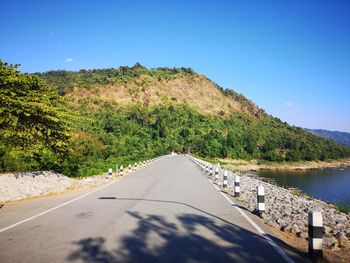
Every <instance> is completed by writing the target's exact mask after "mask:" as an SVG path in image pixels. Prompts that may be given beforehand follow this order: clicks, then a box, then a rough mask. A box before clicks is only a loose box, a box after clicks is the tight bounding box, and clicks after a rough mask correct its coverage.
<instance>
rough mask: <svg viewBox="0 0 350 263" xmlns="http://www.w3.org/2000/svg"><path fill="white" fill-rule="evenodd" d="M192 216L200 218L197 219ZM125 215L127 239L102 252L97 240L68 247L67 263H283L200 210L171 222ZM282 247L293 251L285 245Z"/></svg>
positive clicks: (258, 239) (256, 238)
mask: <svg viewBox="0 0 350 263" xmlns="http://www.w3.org/2000/svg"><path fill="white" fill-rule="evenodd" d="M118 200H120V199H119V198H118ZM125 200H126V199H125ZM149 201H151V200H149ZM153 201H156V200H153ZM158 201H161V200H158ZM162 202H167V201H162ZM170 202H171V201H170ZM173 203H177V202H173ZM198 211H199V212H201V213H200V214H198ZM127 214H128V215H129V216H130V220H134V221H136V227H135V228H134V229H133V230H132V231H131V232H130V233H129V234H128V235H125V236H122V237H121V238H119V239H118V240H113V241H116V242H115V243H114V244H115V247H113V248H112V249H107V246H106V244H105V243H106V240H105V238H103V237H95V238H86V239H82V240H79V241H77V242H75V243H74V244H75V245H76V246H78V248H77V249H76V250H75V251H73V252H72V253H71V254H70V255H69V257H68V258H67V260H68V261H84V262H284V260H283V259H282V257H281V256H279V255H278V254H277V253H276V252H275V251H274V249H273V248H272V247H271V246H270V245H269V244H268V243H267V242H266V240H264V239H263V237H262V236H260V235H257V234H255V233H253V232H250V231H248V230H245V229H243V228H241V227H239V226H237V225H235V224H232V223H231V222H228V221H226V220H224V219H221V218H220V217H218V216H214V215H212V214H210V213H206V212H205V211H203V210H200V209H196V213H182V214H179V215H177V216H176V219H175V220H174V219H172V220H171V221H170V219H168V218H165V217H164V216H161V215H156V214H149V215H146V214H141V213H139V212H136V211H127ZM109 247H110V246H109ZM285 247H286V248H287V249H290V251H294V249H293V248H291V247H289V246H288V245H287V244H285Z"/></svg>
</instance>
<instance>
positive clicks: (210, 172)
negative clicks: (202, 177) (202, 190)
mask: <svg viewBox="0 0 350 263" xmlns="http://www.w3.org/2000/svg"><path fill="white" fill-rule="evenodd" d="M209 176H210V177H211V176H213V165H212V164H211V165H210V169H209Z"/></svg>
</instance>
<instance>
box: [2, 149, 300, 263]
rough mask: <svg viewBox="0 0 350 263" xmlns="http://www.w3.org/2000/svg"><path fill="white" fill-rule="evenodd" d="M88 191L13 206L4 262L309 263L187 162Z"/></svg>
mask: <svg viewBox="0 0 350 263" xmlns="http://www.w3.org/2000/svg"><path fill="white" fill-rule="evenodd" d="M89 191H90V192H89ZM89 191H86V190H85V192H81V191H80V192H77V193H67V194H63V195H60V196H51V197H43V198H37V199H32V200H26V201H22V202H14V203H9V204H6V205H5V206H4V207H3V208H1V209H0V262H1V263H7V262H11V263H14V262H36V263H37V262H152V263H154V262H181V263H182V262H275V263H276V262H304V260H305V259H304V258H303V257H302V256H301V255H300V254H299V253H297V252H296V250H295V249H293V248H292V247H289V246H288V245H287V244H285V243H283V242H282V241H281V240H279V239H278V238H276V237H273V236H271V235H270V234H269V232H268V230H267V229H266V227H265V226H264V225H263V224H261V223H260V220H259V219H258V218H257V217H256V216H254V215H251V214H250V212H248V211H244V210H243V209H241V210H240V209H239V208H237V205H235V204H236V200H235V199H234V198H232V197H231V196H230V195H228V194H225V193H223V192H222V191H221V190H220V189H219V188H218V186H215V185H213V184H212V182H210V180H208V177H207V176H206V175H204V174H203V172H202V171H201V170H200V169H199V168H198V166H196V165H195V164H194V163H193V162H192V161H191V160H190V159H189V158H187V157H185V156H180V155H177V156H165V157H163V158H161V159H160V160H158V161H155V162H153V163H151V164H149V165H148V166H146V167H144V168H141V169H139V170H137V171H135V172H133V173H132V174H130V175H127V176H124V177H123V178H121V179H120V180H119V181H117V182H113V183H111V184H109V185H106V186H103V187H101V188H98V189H95V190H93V191H92V190H91V189H90V190H89Z"/></svg>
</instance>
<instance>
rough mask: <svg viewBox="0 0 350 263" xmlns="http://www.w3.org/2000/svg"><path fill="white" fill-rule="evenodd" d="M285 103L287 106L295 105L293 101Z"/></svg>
mask: <svg viewBox="0 0 350 263" xmlns="http://www.w3.org/2000/svg"><path fill="white" fill-rule="evenodd" d="M284 105H286V107H292V106H293V103H291V102H286V103H285V104H284Z"/></svg>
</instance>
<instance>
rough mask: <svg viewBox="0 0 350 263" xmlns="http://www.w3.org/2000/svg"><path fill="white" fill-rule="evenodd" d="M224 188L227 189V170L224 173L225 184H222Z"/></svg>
mask: <svg viewBox="0 0 350 263" xmlns="http://www.w3.org/2000/svg"><path fill="white" fill-rule="evenodd" d="M222 187H223V188H226V187H227V171H226V170H225V171H224V182H223V184H222Z"/></svg>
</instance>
